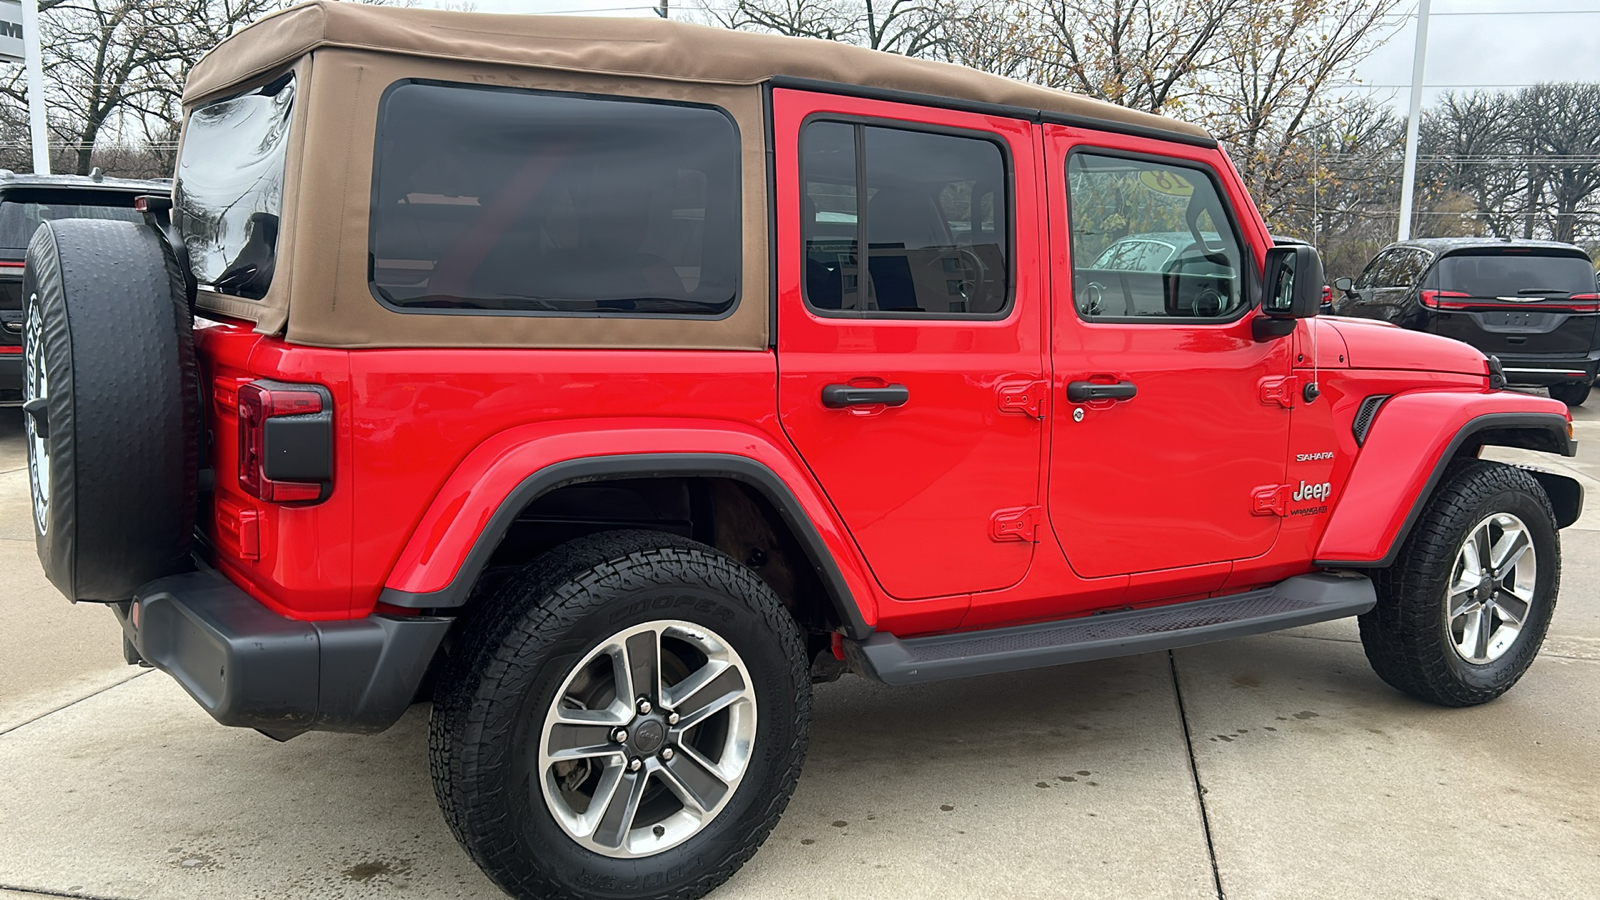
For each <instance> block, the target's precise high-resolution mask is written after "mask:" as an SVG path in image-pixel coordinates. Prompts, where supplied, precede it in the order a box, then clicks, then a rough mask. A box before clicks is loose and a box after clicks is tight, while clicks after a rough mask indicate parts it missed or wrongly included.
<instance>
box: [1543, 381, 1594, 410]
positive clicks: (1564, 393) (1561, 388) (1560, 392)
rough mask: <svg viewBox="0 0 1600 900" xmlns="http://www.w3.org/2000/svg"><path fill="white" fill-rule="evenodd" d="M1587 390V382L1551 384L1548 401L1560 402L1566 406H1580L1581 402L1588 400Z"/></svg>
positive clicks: (1588, 386)
mask: <svg viewBox="0 0 1600 900" xmlns="http://www.w3.org/2000/svg"><path fill="white" fill-rule="evenodd" d="M1589 388H1590V385H1589V383H1588V382H1579V383H1576V384H1552V385H1550V388H1549V390H1550V399H1552V400H1560V401H1561V402H1562V403H1565V404H1566V405H1568V406H1582V405H1583V401H1585V400H1587V399H1589Z"/></svg>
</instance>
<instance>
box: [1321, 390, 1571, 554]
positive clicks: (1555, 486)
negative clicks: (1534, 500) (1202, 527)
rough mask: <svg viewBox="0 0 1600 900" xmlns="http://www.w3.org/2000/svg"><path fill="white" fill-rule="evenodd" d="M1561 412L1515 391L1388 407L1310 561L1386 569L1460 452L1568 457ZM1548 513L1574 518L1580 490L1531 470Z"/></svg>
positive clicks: (1446, 395) (1424, 395) (1438, 396)
mask: <svg viewBox="0 0 1600 900" xmlns="http://www.w3.org/2000/svg"><path fill="white" fill-rule="evenodd" d="M1569 423H1570V419H1569V418H1568V415H1567V412H1566V408H1565V407H1564V406H1563V405H1562V404H1560V403H1557V402H1556V401H1553V400H1547V399H1545V398H1543V397H1530V396H1528V395H1525V394H1516V393H1500V392H1496V393H1466V392H1451V391H1429V392H1417V393H1410V394H1401V395H1398V396H1396V397H1394V398H1392V399H1390V400H1389V401H1388V402H1386V403H1385V404H1384V405H1383V407H1382V409H1381V410H1380V411H1379V413H1378V417H1377V419H1376V421H1374V422H1373V424H1372V427H1371V428H1370V430H1369V431H1368V433H1367V439H1366V442H1365V443H1364V444H1363V445H1362V448H1361V453H1360V456H1358V457H1357V459H1356V462H1355V465H1354V466H1353V467H1352V468H1351V471H1350V476H1349V479H1348V480H1347V481H1346V483H1345V486H1344V489H1343V491H1342V492H1341V493H1340V496H1339V500H1338V503H1337V505H1336V506H1335V507H1334V510H1333V514H1332V515H1331V517H1330V518H1329V521H1328V527H1327V529H1326V530H1325V531H1324V532H1323V534H1322V539H1321V542H1320V543H1319V544H1318V546H1317V553H1316V564H1317V565H1319V566H1326V567H1329V568H1385V567H1387V566H1389V565H1391V564H1393V563H1394V560H1395V558H1396V557H1397V556H1398V555H1399V553H1400V545H1401V544H1403V543H1405V539H1406V536H1407V535H1408V534H1410V532H1411V527H1412V525H1413V524H1415V522H1416V520H1417V518H1418V517H1419V516H1421V514H1422V510H1423V507H1424V506H1425V505H1426V504H1427V501H1428V498H1429V497H1431V496H1433V492H1434V489H1435V488H1436V487H1438V484H1439V481H1440V479H1441V478H1443V477H1444V472H1445V469H1446V467H1448V466H1449V464H1450V462H1451V461H1452V460H1453V459H1455V458H1457V457H1458V456H1461V455H1467V456H1476V455H1477V450H1478V448H1479V447H1481V446H1483V445H1497V446H1512V447H1525V448H1528V449H1533V450H1543V451H1546V452H1555V453H1560V454H1561V455H1563V456H1573V455H1575V454H1576V453H1577V444H1576V442H1574V441H1573V440H1572V438H1571V437H1570V436H1569V433H1568V426H1569ZM1535 478H1538V479H1539V480H1540V483H1541V484H1542V485H1545V491H1546V493H1548V494H1550V496H1551V502H1552V504H1553V505H1554V506H1555V508H1556V516H1557V521H1558V523H1560V524H1562V526H1563V527H1565V525H1567V524H1570V523H1571V522H1572V521H1575V520H1576V519H1577V515H1578V513H1580V512H1581V511H1582V505H1583V489H1582V487H1581V486H1579V485H1578V484H1577V482H1575V481H1572V479H1569V478H1565V477H1564V476H1561V475H1555V474H1553V473H1543V472H1540V473H1536V474H1535Z"/></svg>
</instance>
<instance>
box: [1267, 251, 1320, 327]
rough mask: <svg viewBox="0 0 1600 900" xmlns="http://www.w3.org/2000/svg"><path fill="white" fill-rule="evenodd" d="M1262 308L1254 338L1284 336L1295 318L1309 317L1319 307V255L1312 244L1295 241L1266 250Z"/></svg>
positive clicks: (1292, 325)
mask: <svg viewBox="0 0 1600 900" xmlns="http://www.w3.org/2000/svg"><path fill="white" fill-rule="evenodd" d="M1262 284H1263V285H1264V287H1263V290H1262V296H1261V311H1262V312H1264V313H1266V315H1265V316H1264V317H1261V316H1258V317H1257V318H1256V320H1255V324H1254V326H1253V327H1254V329H1255V336H1256V339H1257V340H1270V339H1271V338H1279V337H1283V336H1285V335H1287V334H1290V333H1291V332H1293V331H1294V324H1295V320H1297V319H1309V318H1311V317H1312V316H1314V315H1316V314H1317V311H1318V309H1319V308H1320V307H1321V306H1322V257H1320V256H1318V255H1317V251H1316V248H1315V247H1307V246H1305V245H1304V244H1295V245H1291V246H1288V247H1273V248H1272V249H1270V250H1268V251H1267V269H1266V277H1265V278H1264V279H1263V280H1262Z"/></svg>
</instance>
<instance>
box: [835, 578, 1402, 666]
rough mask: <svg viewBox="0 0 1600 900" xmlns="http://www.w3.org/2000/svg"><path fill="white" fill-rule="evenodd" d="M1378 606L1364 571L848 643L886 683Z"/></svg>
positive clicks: (1184, 642) (1119, 650) (1187, 640)
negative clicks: (1147, 605)
mask: <svg viewBox="0 0 1600 900" xmlns="http://www.w3.org/2000/svg"><path fill="white" fill-rule="evenodd" d="M1376 603H1377V595H1376V594H1375V593H1374V592H1373V589H1372V581H1371V580H1370V579H1369V578H1367V577H1366V576H1365V575H1331V574H1325V573H1317V574H1312V575H1298V576H1295V577H1294V578H1290V579H1288V580H1286V581H1282V582H1279V583H1278V584H1276V585H1274V586H1272V587H1270V588H1262V589H1260V590H1255V591H1247V592H1245V593H1242V594H1231V595H1229V596H1226V597H1211V598H1208V599H1205V600H1195V601H1192V602H1189V603H1179V604H1174V605H1172V606H1160V607H1155V608H1152V609H1135V610H1124V611H1120V612H1113V613H1103V614H1100V615H1092V616H1083V617H1081V618H1076V619H1067V620H1065V621H1058V622H1041V623H1038V624H1034V625H1018V626H1015V627H1012V628H995V629H991V630H988V631H973V632H966V633H962V634H940V635H934V636H932V637H921V638H907V639H905V640H901V639H900V638H897V637H895V636H894V635H892V634H883V633H881V632H880V633H878V634H874V635H872V636H871V637H869V638H867V639H866V640H865V641H862V642H861V643H859V644H855V645H854V646H852V647H850V649H851V650H854V651H857V653H856V654H853V655H856V657H857V661H858V662H860V663H863V664H864V665H863V666H862V667H863V668H865V669H866V670H867V674H868V675H870V676H873V677H875V678H877V679H878V680H880V681H883V682H885V683H887V684H915V683H917V682H921V681H938V680H940V679H944V678H961V677H964V676H967V675H988V674H991V673H995V672H1013V671H1016V670H1018V669H1032V668H1038V667H1041V666H1058V665H1062V664H1063V663H1074V662H1085V661H1088V660H1091V659H1105V658H1107V657H1112V656H1130V655H1132V654H1135V653H1148V652H1150V651H1152V650H1173V649H1176V648H1178V647H1190V646H1193V645H1195V644H1204V643H1209V642H1211V641H1221V640H1226V639H1228V638H1235V637H1244V636H1245V635H1251V634H1262V633H1264V632H1268V631H1277V630H1279V629H1282V628H1293V627H1295V626H1296V625H1310V624H1312V623H1313V622H1326V621H1329V620H1331V619H1342V618H1345V617H1346V616H1356V615H1360V614H1361V613H1364V612H1366V611H1368V610H1370V609H1372V607H1373V606H1374V605H1375V604H1376Z"/></svg>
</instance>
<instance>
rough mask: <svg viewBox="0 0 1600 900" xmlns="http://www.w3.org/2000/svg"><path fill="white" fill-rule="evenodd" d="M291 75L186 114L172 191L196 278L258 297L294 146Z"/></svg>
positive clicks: (266, 280)
mask: <svg viewBox="0 0 1600 900" xmlns="http://www.w3.org/2000/svg"><path fill="white" fill-rule="evenodd" d="M294 94H295V86H294V75H293V74H289V75H284V76H283V77H282V78H279V79H277V80H275V81H273V82H272V83H271V84H267V85H264V86H262V87H259V88H257V89H255V90H253V91H249V92H247V93H243V94H239V95H237V96H234V97H229V98H227V99H225V100H217V101H214V102H212V103H207V104H206V105H204V106H201V107H199V108H198V109H196V110H195V111H194V112H193V113H191V114H190V116H189V123H188V126H187V127H186V128H185V129H184V132H183V151H182V153H181V154H180V156H179V157H178V177H177V180H176V182H175V183H174V185H173V191H172V224H173V225H175V226H176V227H177V229H178V233H179V234H181V235H183V243H184V245H185V246H186V247H188V248H189V261H190V263H191V265H192V266H193V268H194V277H195V279H196V280H197V281H199V282H200V283H201V284H203V285H209V286H210V287H211V288H213V289H215V290H217V291H220V292H222V293H224V294H233V295H235V296H239V297H249V298H251V299H260V298H261V297H262V296H264V295H265V294H266V293H267V288H268V287H269V286H271V284H272V272H273V269H274V268H275V265H276V262H277V253H278V217H279V215H281V213H282V207H283V167H284V159H285V157H286V155H287V154H288V150H289V118H290V115H291V114H292V113H293V108H294Z"/></svg>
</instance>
